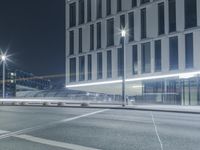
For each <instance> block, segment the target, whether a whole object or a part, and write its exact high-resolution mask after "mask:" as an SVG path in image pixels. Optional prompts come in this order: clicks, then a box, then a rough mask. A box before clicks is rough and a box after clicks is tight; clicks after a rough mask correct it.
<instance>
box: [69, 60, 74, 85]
mask: <svg viewBox="0 0 200 150" xmlns="http://www.w3.org/2000/svg"><path fill="white" fill-rule="evenodd" d="M69 70H70V71H69V72H70V74H69V79H70V82H76V58H70V62H69Z"/></svg>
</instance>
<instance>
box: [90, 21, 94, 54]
mask: <svg viewBox="0 0 200 150" xmlns="http://www.w3.org/2000/svg"><path fill="white" fill-rule="evenodd" d="M90 50H91V51H92V50H94V25H93V24H91V25H90Z"/></svg>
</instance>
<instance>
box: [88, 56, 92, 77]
mask: <svg viewBox="0 0 200 150" xmlns="http://www.w3.org/2000/svg"><path fill="white" fill-rule="evenodd" d="M88 80H92V55H91V54H89V55H88Z"/></svg>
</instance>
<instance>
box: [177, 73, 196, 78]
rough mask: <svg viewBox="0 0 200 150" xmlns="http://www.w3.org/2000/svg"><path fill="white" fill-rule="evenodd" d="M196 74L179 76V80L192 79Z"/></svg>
mask: <svg viewBox="0 0 200 150" xmlns="http://www.w3.org/2000/svg"><path fill="white" fill-rule="evenodd" d="M196 75H197V74H192V73H191V74H190V73H188V74H183V75H180V76H179V79H189V78H193V77H195V76H196Z"/></svg>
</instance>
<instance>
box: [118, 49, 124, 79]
mask: <svg viewBox="0 0 200 150" xmlns="http://www.w3.org/2000/svg"><path fill="white" fill-rule="evenodd" d="M123 64H124V53H123V49H122V48H118V49H117V69H118V71H117V72H118V77H121V76H122V75H123Z"/></svg>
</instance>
